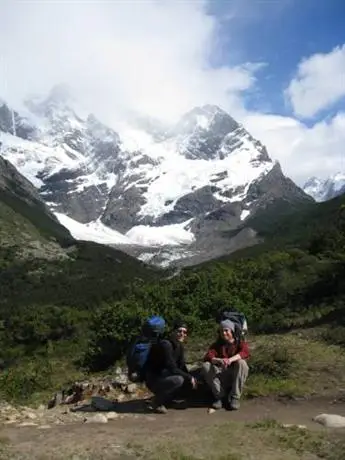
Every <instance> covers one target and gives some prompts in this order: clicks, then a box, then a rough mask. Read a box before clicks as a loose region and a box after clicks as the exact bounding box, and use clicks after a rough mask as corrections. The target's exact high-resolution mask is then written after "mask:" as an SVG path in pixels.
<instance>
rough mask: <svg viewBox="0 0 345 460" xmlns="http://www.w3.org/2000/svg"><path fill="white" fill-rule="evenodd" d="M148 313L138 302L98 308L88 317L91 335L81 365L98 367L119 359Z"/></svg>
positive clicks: (104, 367)
mask: <svg viewBox="0 0 345 460" xmlns="http://www.w3.org/2000/svg"><path fill="white" fill-rule="evenodd" d="M147 316H148V312H147V311H146V310H144V309H142V308H140V307H139V306H138V305H127V304H125V303H121V302H118V303H115V304H113V305H108V304H106V305H103V306H102V307H101V308H99V309H98V310H97V312H96V313H95V314H94V316H93V318H92V320H91V324H90V334H91V339H90V342H89V346H88V349H87V351H86V353H85V356H84V359H83V365H84V366H85V367H87V368H88V369H89V370H91V371H101V370H104V369H106V368H108V367H109V366H111V365H112V364H114V363H115V362H116V361H117V360H119V359H121V358H122V357H123V355H124V353H125V351H126V348H127V346H128V345H129V343H130V342H131V341H132V340H133V338H134V337H135V336H136V335H138V333H139V332H140V328H141V325H142V323H143V321H144V319H145V318H146V317H147Z"/></svg>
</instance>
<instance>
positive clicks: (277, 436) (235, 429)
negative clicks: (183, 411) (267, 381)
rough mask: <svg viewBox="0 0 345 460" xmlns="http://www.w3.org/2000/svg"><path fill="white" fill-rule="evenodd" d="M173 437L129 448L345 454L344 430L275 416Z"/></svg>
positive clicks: (142, 451) (144, 454)
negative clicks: (301, 425)
mask: <svg viewBox="0 0 345 460" xmlns="http://www.w3.org/2000/svg"><path fill="white" fill-rule="evenodd" d="M178 439H179V441H178V443H177V442H176V439H170V438H169V436H168V435H166V436H164V438H163V439H162V440H161V441H160V442H157V441H156V440H155V439H154V438H153V439H151V444H150V445H147V444H140V443H134V444H132V443H129V444H128V446H127V447H128V449H129V452H131V453H132V454H134V455H135V457H136V458H140V459H157V460H158V459H162V460H187V459H189V460H201V459H210V460H225V459H226V460H247V459H257V460H273V459H277V458H279V459H282V460H297V459H305V460H307V459H315V460H316V459H321V458H322V459H325V460H341V459H343V458H345V457H344V456H345V439H344V438H343V436H342V434H341V433H335V434H334V433H329V432H319V431H310V430H307V429H301V428H299V427H297V426H296V427H294V426H292V427H284V426H283V425H281V424H279V423H278V422H276V421H275V420H263V421H260V422H256V423H247V424H245V423H242V422H239V423H235V422H228V423H221V424H220V423H218V424H215V425H212V426H208V427H202V428H200V427H199V428H198V429H193V427H190V428H189V429H187V430H186V433H184V434H181V433H179V435H178Z"/></svg>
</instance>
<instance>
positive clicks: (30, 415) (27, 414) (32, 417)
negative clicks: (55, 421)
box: [24, 412, 37, 420]
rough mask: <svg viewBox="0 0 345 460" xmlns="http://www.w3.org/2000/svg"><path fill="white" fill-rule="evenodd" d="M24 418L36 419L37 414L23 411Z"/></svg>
mask: <svg viewBox="0 0 345 460" xmlns="http://www.w3.org/2000/svg"><path fill="white" fill-rule="evenodd" d="M24 416H25V418H28V419H29V420H36V419H37V415H36V414H35V413H34V412H25V413H24Z"/></svg>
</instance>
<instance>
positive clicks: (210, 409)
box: [207, 407, 216, 414]
mask: <svg viewBox="0 0 345 460" xmlns="http://www.w3.org/2000/svg"><path fill="white" fill-rule="evenodd" d="M215 412H216V409H213V407H210V408H209V409H208V410H207V413H208V414H214V413H215Z"/></svg>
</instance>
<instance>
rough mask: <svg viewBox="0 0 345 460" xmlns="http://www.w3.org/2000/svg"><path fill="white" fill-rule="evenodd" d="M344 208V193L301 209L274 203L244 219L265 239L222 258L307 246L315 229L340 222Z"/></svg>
mask: <svg viewBox="0 0 345 460" xmlns="http://www.w3.org/2000/svg"><path fill="white" fill-rule="evenodd" d="M342 210H343V211H342ZM341 212H343V214H345V195H341V196H339V197H337V198H334V199H333V200H330V201H326V202H324V203H311V204H306V205H304V206H302V207H301V208H300V209H298V210H293V209H285V208H284V207H281V206H280V205H279V204H278V205H277V206H272V207H270V208H269V209H268V210H267V211H265V212H261V213H260V214H258V215H256V216H254V217H253V218H249V219H248V220H247V221H246V223H245V225H246V227H251V228H253V229H254V230H256V231H257V233H258V236H259V237H260V238H261V240H262V243H261V244H259V245H257V246H254V247H250V248H245V249H242V250H239V251H237V252H235V253H233V254H231V255H230V256H225V257H222V258H220V259H219V260H221V261H227V260H234V259H240V258H243V257H252V256H258V255H260V254H263V253H265V252H266V251H269V250H272V249H282V248H284V247H296V246H298V247H305V246H306V245H308V244H309V243H310V240H311V238H312V237H313V236H314V235H315V233H316V231H317V232H318V233H321V232H327V231H328V229H330V228H332V226H337V225H338V223H339V216H340V214H341Z"/></svg>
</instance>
